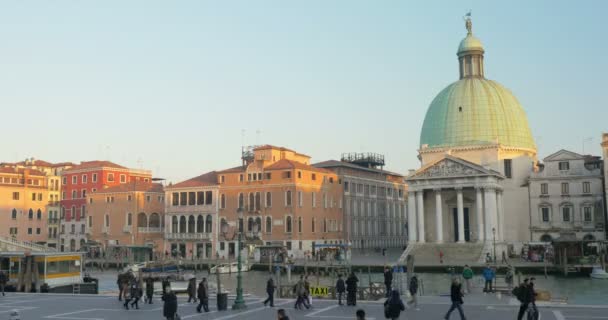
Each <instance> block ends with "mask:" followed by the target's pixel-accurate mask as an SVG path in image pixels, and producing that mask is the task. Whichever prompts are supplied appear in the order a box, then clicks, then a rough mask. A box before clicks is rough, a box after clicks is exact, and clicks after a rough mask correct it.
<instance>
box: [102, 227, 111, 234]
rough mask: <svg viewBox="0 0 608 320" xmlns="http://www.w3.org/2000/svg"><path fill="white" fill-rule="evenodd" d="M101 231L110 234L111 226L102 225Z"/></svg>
mask: <svg viewBox="0 0 608 320" xmlns="http://www.w3.org/2000/svg"><path fill="white" fill-rule="evenodd" d="M101 232H102V233H105V234H110V227H101Z"/></svg>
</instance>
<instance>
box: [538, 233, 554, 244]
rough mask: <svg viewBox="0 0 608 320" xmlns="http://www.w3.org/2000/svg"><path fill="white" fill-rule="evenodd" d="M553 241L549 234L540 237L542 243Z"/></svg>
mask: <svg viewBox="0 0 608 320" xmlns="http://www.w3.org/2000/svg"><path fill="white" fill-rule="evenodd" d="M551 240H553V239H552V238H551V236H550V235H548V234H543V235H542V236H541V237H540V241H541V242H551Z"/></svg>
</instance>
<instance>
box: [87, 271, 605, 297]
mask: <svg viewBox="0 0 608 320" xmlns="http://www.w3.org/2000/svg"><path fill="white" fill-rule="evenodd" d="M116 275H117V273H116V272H115V271H105V272H91V276H93V277H95V278H98V279H99V290H100V293H110V292H116V291H117V286H116ZM268 275H269V273H268V272H263V271H249V272H245V273H243V288H244V292H245V293H249V294H253V295H256V296H260V297H262V296H264V295H265V286H266V281H267V280H268ZM356 275H357V277H358V278H359V285H360V286H368V285H369V281H370V280H371V281H372V282H379V283H383V282H384V278H383V275H382V274H381V273H371V274H368V273H356ZM196 276H197V278H198V279H200V278H202V277H207V279H208V281H209V286H210V288H212V291H215V290H214V289H215V288H216V275H211V276H209V275H208V273H207V272H206V271H203V272H197V273H196ZM417 276H418V278H419V279H420V280H421V281H420V290H421V291H422V294H423V295H427V296H428V295H430V296H437V295H443V294H447V293H448V292H449V287H450V281H451V280H450V279H451V276H450V275H449V274H447V273H445V274H444V273H417ZM298 277H299V275H298V274H293V275H292V276H291V283H292V284H293V283H295V282H296V281H297V279H298ZM535 277H536V288H537V290H547V291H549V292H551V296H552V297H553V298H563V299H567V300H568V303H569V304H585V305H608V280H592V279H591V278H589V277H582V276H581V277H575V276H569V277H560V276H548V277H547V278H546V279H545V277H544V276H543V275H538V276H535ZM400 279H402V283H403V285H400V284H399V280H400ZM287 280H288V279H287V276H286V275H285V274H283V275H282V276H281V279H280V283H281V284H282V285H286V284H288V281H287ZM220 281H221V284H222V288H223V289H224V290H227V291H228V292H231V293H234V292H236V282H237V281H236V274H222V275H221V280H220ZM309 281H310V283H311V284H312V285H316V284H317V281H318V283H319V285H323V286H333V285H334V282H335V278H333V277H329V276H321V277H318V278H317V277H316V276H314V275H311V276H309ZM500 281H501V280H499V283H498V284H499V285H504V284H503V283H500ZM515 281H517V278H515ZM405 282H406V280H405V274H395V276H394V286H395V287H396V288H397V289H399V288H400V287H401V288H403V289H405ZM180 285H182V284H180ZM184 285H185V284H184ZM474 285H475V289H474V290H475V291H477V292H481V288H482V287H483V280H482V278H481V276H480V275H476V277H475V281H474Z"/></svg>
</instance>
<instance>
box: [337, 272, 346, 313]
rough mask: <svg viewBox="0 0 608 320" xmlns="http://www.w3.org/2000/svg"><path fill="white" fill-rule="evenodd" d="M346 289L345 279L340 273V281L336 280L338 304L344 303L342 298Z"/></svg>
mask: <svg viewBox="0 0 608 320" xmlns="http://www.w3.org/2000/svg"><path fill="white" fill-rule="evenodd" d="M345 291H346V285H345V284H344V280H343V279H342V275H341V274H339V275H338V281H336V294H337V295H338V305H340V306H341V305H342V298H343V297H344V292H345Z"/></svg>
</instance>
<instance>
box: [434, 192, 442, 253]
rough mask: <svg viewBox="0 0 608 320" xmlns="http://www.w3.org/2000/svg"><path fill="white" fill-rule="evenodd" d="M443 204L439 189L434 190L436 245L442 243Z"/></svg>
mask: <svg viewBox="0 0 608 320" xmlns="http://www.w3.org/2000/svg"><path fill="white" fill-rule="evenodd" d="M442 210H443V202H442V201H441V189H435V232H437V243H442V242H443V214H442V212H441V211H442Z"/></svg>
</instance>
